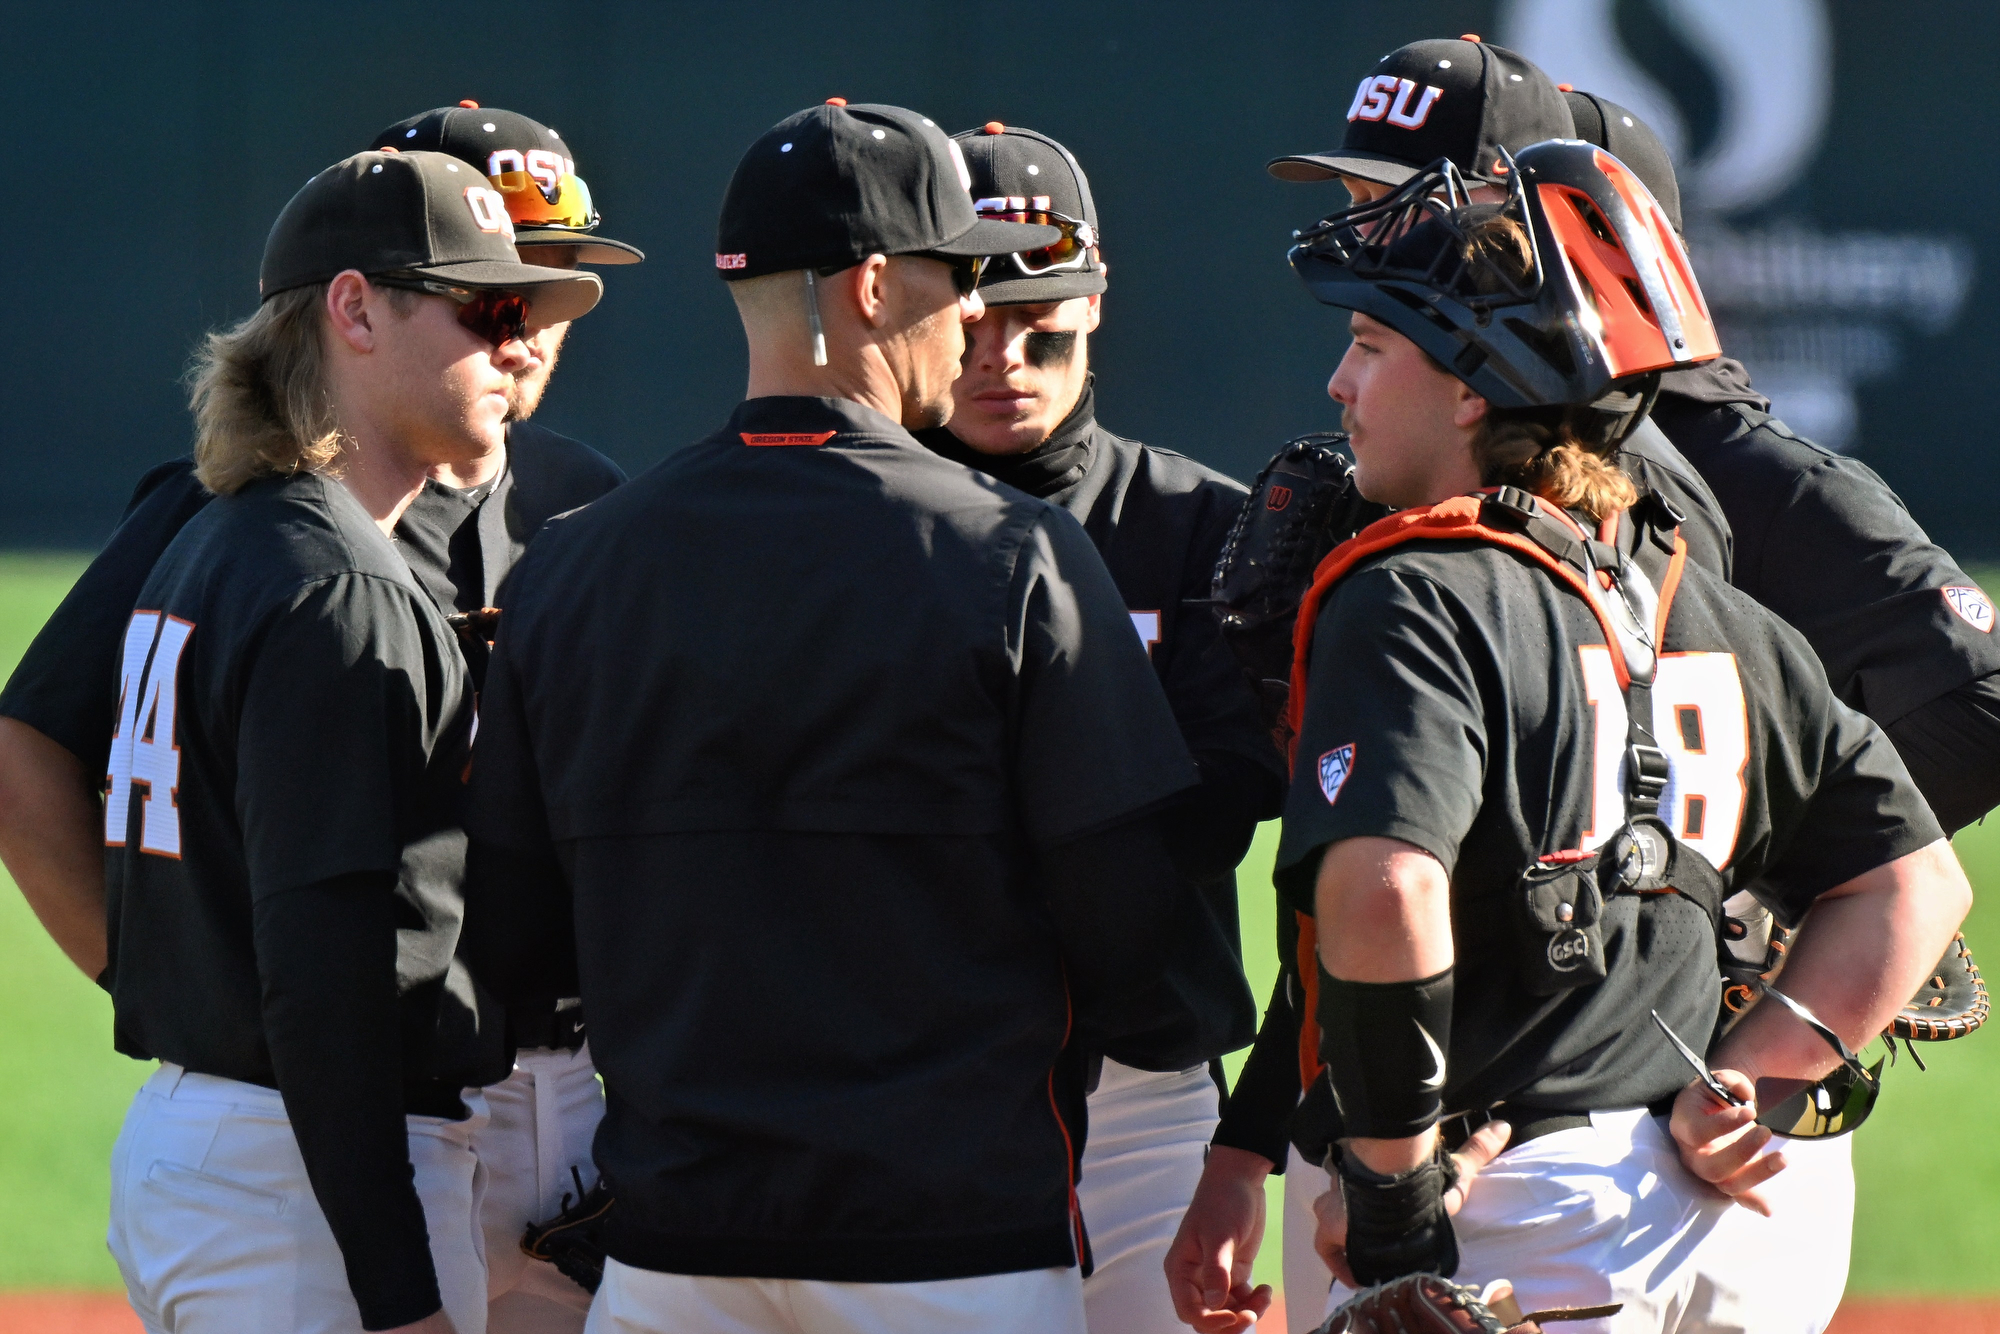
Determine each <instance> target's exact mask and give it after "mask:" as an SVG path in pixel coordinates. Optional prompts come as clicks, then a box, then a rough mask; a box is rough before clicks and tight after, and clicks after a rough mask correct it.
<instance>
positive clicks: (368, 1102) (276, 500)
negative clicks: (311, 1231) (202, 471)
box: [104, 474, 509, 1328]
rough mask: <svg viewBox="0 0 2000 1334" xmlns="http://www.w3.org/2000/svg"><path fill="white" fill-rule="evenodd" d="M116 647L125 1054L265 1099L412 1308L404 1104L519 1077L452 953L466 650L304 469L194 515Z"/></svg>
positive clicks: (111, 886)
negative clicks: (258, 1091) (250, 1087)
mask: <svg viewBox="0 0 2000 1334" xmlns="http://www.w3.org/2000/svg"><path fill="white" fill-rule="evenodd" d="M119 661H120V670H119V678H118V682H117V686H118V689H117V694H116V696H115V697H114V698H115V699H116V701H117V714H116V718H117V726H116V730H115V731H114V733H113V738H112V744H111V755H110V762H109V766H108V770H109V779H108V784H107V796H106V801H105V816H104V819H105V842H106V843H107V844H108V845H109V850H108V854H107V856H106V859H105V872H106V885H107V891H108V902H107V907H108V920H109V942H108V943H109V946H110V966H109V968H108V969H107V970H106V974H105V981H106V985H107V987H108V989H109V990H110V992H111V998H112V1006H113V1015H114V1019H113V1034H114V1041H115V1044H116V1046H117V1048H118V1050H119V1051H120V1052H122V1053H124V1054H125V1055H127V1056H131V1057H135V1058H139V1059H149V1058H158V1059H160V1060H163V1061H172V1062H175V1063H177V1064H179V1065H182V1066H184V1067H186V1068H187V1069H190V1070H194V1071H198V1072H200V1073H203V1074H209V1075H216V1076H220V1077H223V1078H226V1079H235V1080H242V1081H245V1082H248V1083H253V1084H262V1085H265V1086H268V1087H274V1088H277V1089H278V1090H279V1091H280V1092H281V1093H282V1094H283V1095H284V1097H285V1104H286V1109H287V1112H288V1113H289V1115H290V1117H291V1120H292V1124H293V1129H294V1133H295V1134H296V1136H297V1139H298V1142H299V1147H300V1152H301V1154H302V1156H303V1158H304V1160H305V1166H306V1171H307V1174H308V1176H309V1177H310V1179H311V1181H312V1183H313V1188H314V1191H315V1193H316V1195H317V1196H318V1198H319V1201H320V1203H321V1205H322V1207H323V1208H324V1210H325V1213H326V1216H327V1219H328V1222H329V1224H330V1226H331V1227H332V1229H333V1232H334V1235H335V1237H336V1238H337V1240H338V1241H339V1243H340V1245H341V1248H342V1251H343V1254H344V1256H345V1258H346V1259H347V1261H348V1269H349V1273H350V1276H351V1281H352V1284H353V1290H354V1295H355V1298H356V1301H357V1302H358V1303H359V1305H360V1309H361V1313H362V1316H363V1319H364V1322H367V1323H369V1324H370V1325H371V1327H375V1328H381V1327H384V1326H385V1325H392V1324H400V1323H404V1322H406V1321H408V1320H413V1319H417V1318H419V1317H421V1316H423V1315H426V1314H428V1313H429V1312H430V1311H433V1310H435V1309H436V1308H437V1293H436V1283H435V1278H434V1275H433V1272H432V1269H431V1264H430V1254H429V1247H428V1240H427V1234H426V1232H425V1230H424V1220H423V1213H422V1207H421V1205H420V1204H419V1203H418V1201H417V1199H416V1195H415V1192H414V1189H413V1187H412V1185H411V1181H410V1176H409V1170H410V1169H409V1163H408V1158H407V1150H406V1148H405V1145H404V1129H403V1127H404V1122H403V1117H404V1115H405V1114H406V1113H418V1112H421V1113H425V1114H429V1115H441V1116H462V1115H464V1110H463V1107H462V1105H461V1103H460V1100H459V1091H460V1090H461V1089H462V1088H464V1087H466V1086H470V1085H480V1084H487V1083H491V1082H493V1081H494V1080H497V1079H501V1078H504V1077H505V1075H506V1073H507V1070H508V1066H509V1059H508V1056H509V1054H508V1052H507V1050H506V1049H505V1047H504V1045H503V1039H502V1037H501V1033H502V1031H503V1029H504V1024H502V1023H501V1022H500V1019H501V1016H500V1014H499V1011H498V1009H497V1007H496V1006H494V1005H493V1004H492V1003H491V1001H490V999H489V998H488V997H487V996H486V995H485V994H484V993H483V992H482V991H481V990H480V989H479V988H478V987H477V986H476V985H475V984H474V982H473V980H472V978H471V976H470V974H469V973H468V972H467V970H466V969H465V967H464V965H463V964H462V963H461V962H459V960H458V959H457V957H456V952H457V944H458V935H459V926H460V922H461V920H462V911H461V909H462V898H461V881H462V878H463V872H464V834H463V833H462V832H461V830H460V829H459V826H458V818H459V814H460V808H461V804H462V777H461V775H462V773H463V769H464V765H465V757H466V745H467V740H468V737H469V734H470V730H471V722H472V697H471V690H470V687H469V683H468V681H467V677H466V669H465V665H464V662H463V660H462V659H461V657H460V655H459V651H458V646H457V640H456V637H455V636H454V635H453V634H452V632H451V630H450V628H449V627H448V626H447V625H446V624H445V622H444V618H443V614H442V613H441V612H440V611H439V609H438V608H437V606H436V605H435V604H434V603H433V602H432V600H431V599H430V597H429V596H428V595H427V594H426V593H425V592H424V591H423V590H422V589H420V588H419V587H418V586H417V583H416V581H415V579H414V578H413V576H412V575H411V573H410V570H409V567H408V565H406V564H405V563H404V561H403V560H402V559H401V557H399V556H398V555H397V553H396V551H395V548H394V547H393V546H392V545H391V544H390V542H389V540H388V538H387V537H386V536H385V535H384V534H383V533H382V532H381V530H380V529H379V528H377V527H376V525H375V523H374V522H373V521H372V520H371V519H370V517H369V516H368V514H367V512H366V511H365V510H363V509H362V508H361V505H360V503H359V502H358V501H356V500H355V499H354V498H353V497H352V496H351V495H350V494H349V493H348V492H347V490H346V488H345V487H343V486H342V485H341V484H340V483H338V482H336V481H332V480H329V479H327V478H325V477H321V476H318V475H315V474H301V475H298V476H295V477H291V478H288V479H267V480H263V481H258V482H254V483H252V484H251V485H249V486H247V487H245V488H244V489H243V490H242V491H240V492H238V493H236V494H234V495H231V496H227V497H223V498H220V499H218V500H216V501H214V502H213V503H211V504H209V505H207V506H206V507H204V508H203V509H202V510H201V512H200V513H198V514H196V515H195V516H194V517H193V518H192V519H190V520H189V521H188V522H187V524H186V526H184V527H183V528H182V529H181V531H180V533H179V535H178V536H176V537H175V538H174V540H173V541H172V542H171V543H170V544H169V545H168V547H167V549H166V551H165V552H163V553H162V554H161V555H160V558H159V560H158V561H157V562H156V563H155V564H154V566H153V569H152V572H151V574H150V575H149V576H148V577H147V579H146V580H145V582H144V585H143V586H142V587H141V589H140V591H139V593H138V596H137V606H136V608H135V609H134V610H133V611H132V612H131V613H130V616H129V618H128V627H127V630H126V632H125V635H124V639H123V648H122V652H121V654H120V657H119ZM329 960H336V961H339V966H338V967H337V968H335V969H333V970H332V971H331V972H329V971H327V969H326V963H327V961H329Z"/></svg>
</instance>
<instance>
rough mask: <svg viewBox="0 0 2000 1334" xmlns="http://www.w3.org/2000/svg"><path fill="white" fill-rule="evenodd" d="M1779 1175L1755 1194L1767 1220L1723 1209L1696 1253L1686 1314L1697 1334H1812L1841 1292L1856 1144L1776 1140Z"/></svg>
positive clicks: (1843, 1139) (1847, 1138) (1850, 1233)
mask: <svg viewBox="0 0 2000 1334" xmlns="http://www.w3.org/2000/svg"><path fill="white" fill-rule="evenodd" d="M1771 1147H1772V1149H1775V1150H1778V1151H1780V1152H1782V1153H1783V1154H1784V1155H1785V1170H1784V1171H1782V1172H1780V1173H1778V1175H1776V1176H1774V1177H1772V1178H1771V1179H1770V1180H1769V1181H1767V1182H1765V1183H1764V1184H1763V1185H1761V1186H1759V1187H1758V1188H1757V1189H1758V1192H1759V1193H1760V1194H1762V1195H1763V1197H1764V1199H1765V1201H1766V1203H1768V1204H1769V1205H1770V1206H1771V1216H1770V1217H1769V1218H1766V1217H1764V1216H1763V1215H1762V1214H1753V1213H1751V1212H1750V1211H1749V1210H1748V1209H1731V1210H1729V1211H1728V1212H1727V1213H1725V1214H1724V1215H1723V1216H1722V1223H1721V1225H1720V1226H1719V1227H1717V1228H1716V1230H1715V1236H1714V1237H1713V1238H1712V1239H1711V1240H1710V1241H1709V1242H1708V1243H1707V1244H1706V1245H1704V1246H1703V1247H1702V1255H1701V1274H1700V1279H1699V1281H1698V1282H1697V1283H1696V1285H1695V1292H1694V1300H1693V1303H1692V1305H1691V1306H1690V1308H1689V1317H1690V1319H1694V1320H1696V1321H1697V1322H1698V1323H1697V1324H1695V1325H1694V1326H1693V1327H1694V1328H1696V1329H1700V1330H1702V1331H1704V1334H1761V1331H1763V1330H1767V1329H1771V1330H1805V1331H1808V1332H1809V1334H1820V1331H1821V1330H1824V1329H1825V1328H1826V1327H1827V1325H1828V1324H1829V1323H1830V1322H1831V1321H1832V1320H1833V1312H1834V1308H1836V1307H1837V1306H1839V1305H1840V1298H1841V1295H1842V1294H1843V1293H1844V1292H1845V1291H1846V1290H1847V1262H1848V1256H1849V1252H1850V1251H1851V1249H1852V1245H1853V1239H1854V1138H1853V1136H1851V1135H1842V1136H1840V1137H1838V1138H1837V1139H1813V1140H1805V1139H1774V1140H1772V1141H1771Z"/></svg>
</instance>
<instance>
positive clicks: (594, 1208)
mask: <svg viewBox="0 0 2000 1334" xmlns="http://www.w3.org/2000/svg"><path fill="white" fill-rule="evenodd" d="M569 1170H570V1176H571V1177H572V1178H574V1179H575V1181H576V1191H577V1193H576V1196H575V1203H571V1202H570V1201H571V1196H570V1194H569V1192H568V1191H564V1192H563V1198H562V1202H563V1207H562V1212H561V1213H559V1214H557V1215H556V1216H555V1217H554V1218H551V1219H550V1220H549V1221H548V1222H546V1223H530V1224H528V1230H527V1231H526V1232H523V1233H522V1234H521V1250H522V1251H523V1252H525V1253H526V1254H527V1255H528V1256H529V1258H531V1259H535V1260H546V1261H548V1262H549V1263H550V1264H552V1265H554V1266H555V1267H556V1268H557V1269H560V1270H561V1271H562V1272H563V1273H564V1274H565V1275H567V1276H568V1277H569V1279H570V1281H571V1282H573V1283H575V1284H576V1285H577V1286H578V1287H579V1288H582V1289H583V1290H584V1291H585V1292H596V1291H597V1285H598V1284H600V1283H602V1282H603V1281H604V1239H603V1232H604V1216H605V1215H606V1214H608V1213H610V1212H611V1206H612V1204H613V1203H614V1199H613V1197H612V1194H611V1189H610V1187H608V1186H606V1185H605V1184H604V1180H603V1178H601V1177H600V1178H599V1179H598V1181H597V1184H596V1185H594V1186H592V1187H591V1188H590V1189H589V1190H585V1189H584V1188H583V1174H582V1173H580V1172H578V1171H577V1170H576V1168H574V1167H572V1168H570V1169H569Z"/></svg>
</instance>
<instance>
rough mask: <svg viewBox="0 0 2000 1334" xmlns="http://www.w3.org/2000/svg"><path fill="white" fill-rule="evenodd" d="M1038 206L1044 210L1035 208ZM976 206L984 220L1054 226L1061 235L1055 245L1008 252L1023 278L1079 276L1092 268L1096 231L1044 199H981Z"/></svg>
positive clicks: (1012, 197)
mask: <svg viewBox="0 0 2000 1334" xmlns="http://www.w3.org/2000/svg"><path fill="white" fill-rule="evenodd" d="M1037 203H1039V204H1041V205H1042V207H1039V208H1036V207H1033V206H1032V205H1034V204H1037ZM977 207H978V210H979V216H980V217H982V218H991V219H993V220H994V221H996V222H1014V223H1025V224H1027V225H1029V226H1033V227H1053V228H1055V229H1056V231H1057V232H1058V233H1060V235H1059V237H1058V239H1057V240H1056V241H1055V242H1054V243H1053V244H1050V245H1045V246H1040V247H1037V248H1036V249H1033V250H1015V251H1010V252H1009V253H1008V255H1007V259H1008V261H1009V262H1010V263H1011V264H1012V265H1013V266H1014V268H1016V269H1017V270H1019V271H1020V273H1021V274H1022V276H1024V277H1028V278H1040V277H1042V276H1043V275H1044V274H1050V273H1077V272H1081V271H1082V270H1084V269H1086V268H1088V267H1089V266H1090V252H1091V251H1092V250H1093V249H1094V248H1095V247H1096V246H1097V243H1098V236H1097V231H1096V229H1095V228H1093V227H1092V226H1091V225H1090V224H1089V223H1087V222H1085V221H1084V220H1083V219H1082V218H1072V217H1070V216H1069V215H1068V214H1066V213H1058V212H1056V211H1055V210H1054V209H1052V208H1049V207H1048V206H1047V200H1046V199H1045V198H1042V197H1037V198H1034V199H1029V198H1024V197H1022V196H1019V195H1015V196H1011V197H998V196H996V197H995V198H992V199H982V200H980V201H979V202H978V205H977Z"/></svg>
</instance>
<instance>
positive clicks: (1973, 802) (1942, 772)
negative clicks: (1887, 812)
mask: <svg viewBox="0 0 2000 1334" xmlns="http://www.w3.org/2000/svg"><path fill="white" fill-rule="evenodd" d="M1883 730H1884V731H1886V732H1888V734H1889V740H1891V741H1893V742H1895V743H1896V751H1897V753H1898V754H1900V755H1901V756H1902V757H1903V763H1904V764H1905V765H1907V766H1908V767H1909V770H1910V778H1911V779H1912V780H1913V781H1914V782H1915V783H1916V785H1917V789H1918V790H1919V791H1921V792H1922V793H1923V794H1924V800H1926V801H1928V802H1930V804H1931V810H1932V811H1933V812H1935V813H1936V815H1937V818H1938V823H1939V824H1941V825H1943V826H1944V830H1945V833H1947V834H1955V833H1957V832H1958V831H1959V830H1961V829H1963V828H1965V826H1967V825H1969V824H1971V823H1972V822H1973V821H1974V820H1977V819H1980V818H1981V817H1982V816H1984V815H1985V814H1986V812H1988V811H1990V810H1992V809H1993V808H1994V807H1995V806H2000V672H1995V673H1991V674H1988V675H1986V676H1982V677H1980V678H1979V679H1978V680H1976V681H1967V682H1966V683H1965V684H1964V685H1962V686H1960V687H1958V689H1956V690H1948V691H1946V692H1945V693H1944V694H1942V695H1939V696H1938V697H1937V698H1936V699H1934V700H1931V701H1929V702H1928V703H1925V704H1919V705H1918V706H1917V707H1916V708H1914V709H1911V710H1910V711H1909V712H1908V713H1906V714H1904V715H1903V716H1902V717H1900V718H1898V719H1897V720H1896V721H1895V722H1893V723H1890V724H1889V726H1888V727H1886V728H1884V729H1883Z"/></svg>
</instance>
